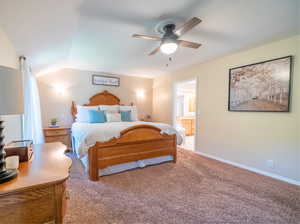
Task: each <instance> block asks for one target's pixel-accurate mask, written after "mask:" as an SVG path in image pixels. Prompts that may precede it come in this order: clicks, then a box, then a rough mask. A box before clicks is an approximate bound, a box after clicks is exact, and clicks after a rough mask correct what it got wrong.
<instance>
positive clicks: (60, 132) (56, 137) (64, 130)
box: [44, 126, 72, 151]
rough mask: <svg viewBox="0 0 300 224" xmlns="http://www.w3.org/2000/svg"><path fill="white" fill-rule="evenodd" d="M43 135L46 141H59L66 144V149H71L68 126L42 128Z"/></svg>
mask: <svg viewBox="0 0 300 224" xmlns="http://www.w3.org/2000/svg"><path fill="white" fill-rule="evenodd" d="M44 135H45V141H46V143H50V142H61V143H63V144H65V145H66V146H67V150H68V151H72V146H71V136H70V135H71V128H70V127H66V126H61V127H58V128H44Z"/></svg>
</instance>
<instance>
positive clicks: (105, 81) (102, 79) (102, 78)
mask: <svg viewBox="0 0 300 224" xmlns="http://www.w3.org/2000/svg"><path fill="white" fill-rule="evenodd" d="M92 84H93V85H102V86H115V87H119V86H120V78H119V77H113V76H106V75H92Z"/></svg>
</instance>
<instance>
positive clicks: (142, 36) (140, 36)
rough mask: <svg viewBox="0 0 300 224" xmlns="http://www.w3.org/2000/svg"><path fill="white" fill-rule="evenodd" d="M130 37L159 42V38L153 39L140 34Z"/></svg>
mask: <svg viewBox="0 0 300 224" xmlns="http://www.w3.org/2000/svg"><path fill="white" fill-rule="evenodd" d="M132 37H134V38H142V39H146V40H161V38H160V37H154V36H149V35H142V34H133V35H132Z"/></svg>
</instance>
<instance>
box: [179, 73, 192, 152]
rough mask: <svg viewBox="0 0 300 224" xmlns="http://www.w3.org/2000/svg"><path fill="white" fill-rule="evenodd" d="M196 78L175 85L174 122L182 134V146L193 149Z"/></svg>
mask: <svg viewBox="0 0 300 224" xmlns="http://www.w3.org/2000/svg"><path fill="white" fill-rule="evenodd" d="M196 89H197V80H196V79H193V80H188V81H182V82H179V83H177V84H176V85H175V94H174V112H175V113H174V124H175V128H176V130H177V131H178V132H179V133H180V134H181V135H182V136H183V143H182V145H181V147H182V148H184V149H187V150H192V151H194V150H195V141H196V139H195V136H196Z"/></svg>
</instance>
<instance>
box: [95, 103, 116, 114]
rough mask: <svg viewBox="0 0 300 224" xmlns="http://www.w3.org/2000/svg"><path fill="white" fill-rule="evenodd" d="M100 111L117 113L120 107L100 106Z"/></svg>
mask: <svg viewBox="0 0 300 224" xmlns="http://www.w3.org/2000/svg"><path fill="white" fill-rule="evenodd" d="M99 108H100V110H104V111H106V112H117V113H119V110H120V106H119V105H100V106H99Z"/></svg>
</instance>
